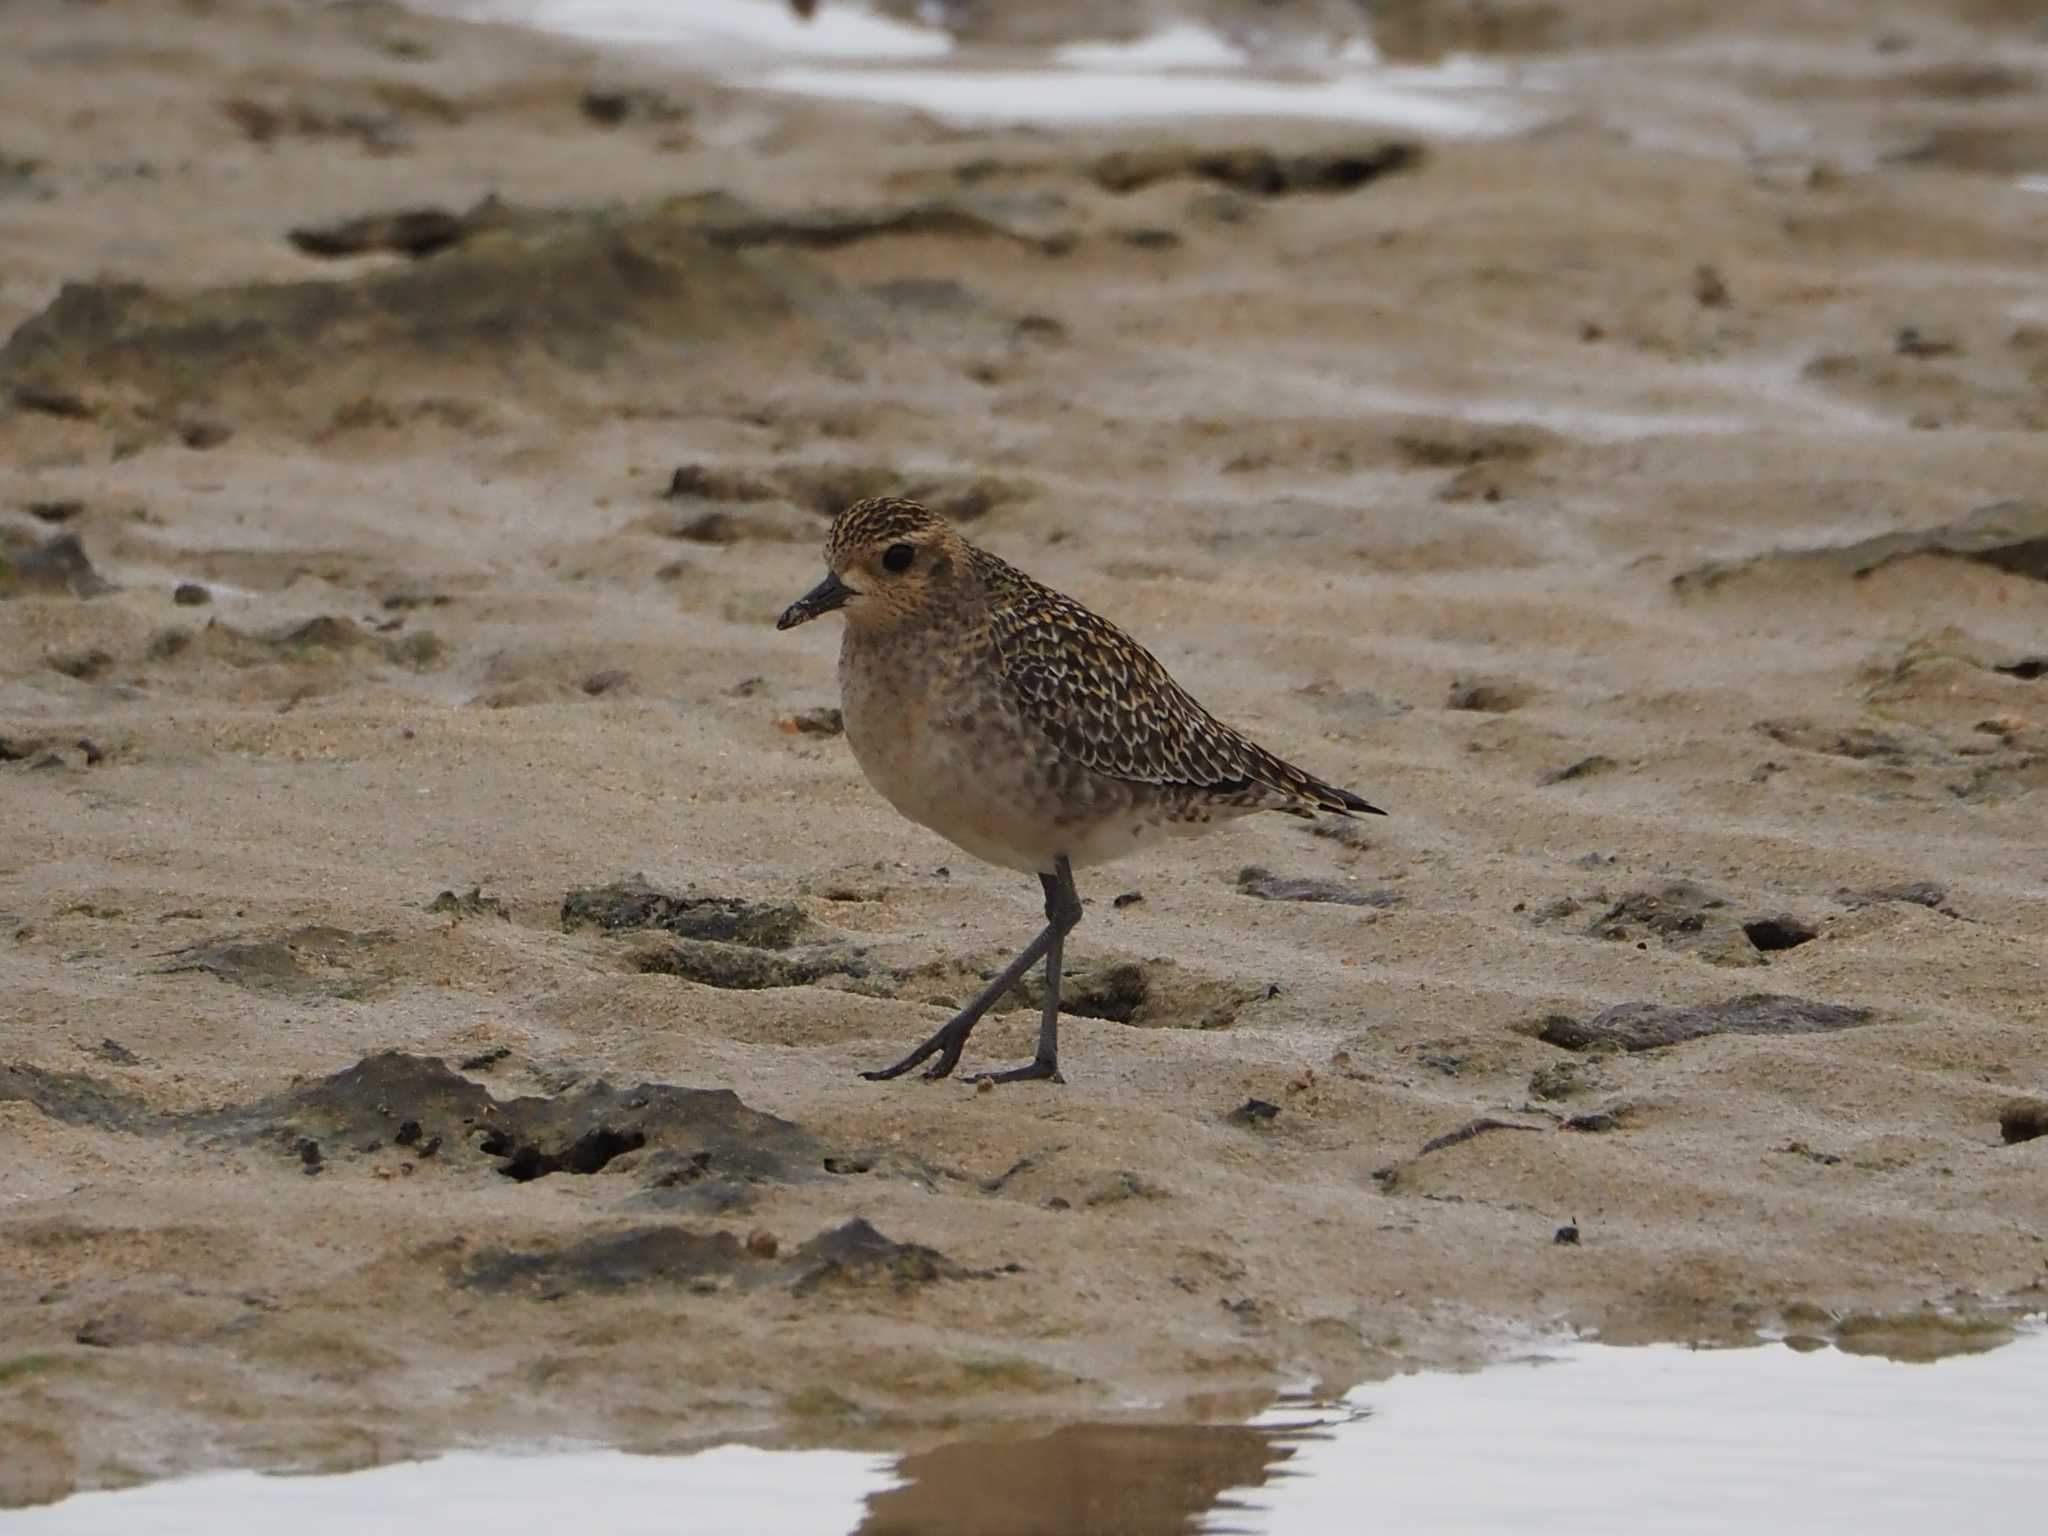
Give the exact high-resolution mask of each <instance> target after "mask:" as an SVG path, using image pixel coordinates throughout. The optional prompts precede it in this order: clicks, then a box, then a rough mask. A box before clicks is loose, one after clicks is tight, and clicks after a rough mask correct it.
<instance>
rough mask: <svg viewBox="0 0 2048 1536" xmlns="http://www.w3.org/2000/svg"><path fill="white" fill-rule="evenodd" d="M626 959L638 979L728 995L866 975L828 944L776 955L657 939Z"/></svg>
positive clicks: (853, 958) (856, 959) (855, 960)
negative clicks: (689, 984)
mask: <svg viewBox="0 0 2048 1536" xmlns="http://www.w3.org/2000/svg"><path fill="white" fill-rule="evenodd" d="M632 959H633V968H634V969H635V970H636V971H639V972H640V973H641V974H642V975H646V976H677V977H680V978H682V979H683V980H684V981H694V982H696V983H697V984H698V985H699V986H703V987H719V988H722V989H724V990H726V991H730V992H759V991H763V990H766V989H768V988H772V987H808V986H811V985H813V984H815V983H817V982H819V981H822V980H824V979H825V978H826V977H828V976H844V977H847V978H850V979H853V980H859V979H861V978H863V977H865V976H866V975H867V974H868V967H867V962H866V961H865V960H863V959H862V958H861V957H860V956H859V955H858V954H857V953H854V952H853V951H850V950H844V949H840V948H837V947H834V946H820V947H817V948H814V949H811V950H808V951H805V952H803V953H800V954H788V955H780V954H774V953H771V952H766V951H763V950H758V949H751V948H749V947H748V946H746V945H744V944H718V943H714V942H713V941H711V940H709V939H663V940H659V941H656V942H654V943H649V944H643V945H642V946H640V947H639V948H638V949H636V950H635V951H634V952H633V957H632Z"/></svg>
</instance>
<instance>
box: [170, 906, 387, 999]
mask: <svg viewBox="0 0 2048 1536" xmlns="http://www.w3.org/2000/svg"><path fill="white" fill-rule="evenodd" d="M389 940H390V935H389V934H384V933H354V932H351V931H350V930H348V929H346V928H332V927H327V926H325V925H322V924H317V923H316V924H310V925H308V926H306V927H304V928H294V929H292V930H291V931H290V932H288V933H283V934H279V935H277V936H276V937H273V938H263V939H243V938H232V939H217V940H212V941H209V942H207V943H204V944H195V945H191V946H188V947H187V948H185V949H181V950H177V951H175V952H174V953H173V954H172V957H171V961H170V963H169V964H168V965H165V966H163V967H162V972H163V973H164V974H166V975H175V974H177V973H179V972H181V971H203V972H204V973H206V974H207V975H209V976H217V977H219V978H220V979H221V980H222V981H226V982H232V983H233V984H234V985H236V986H238V987H248V988H250V989H251V990H253V991H257V992H276V993H281V994H283V995H285V996H288V997H297V998H301V999H312V998H321V997H336V998H362V997H367V996H369V995H370V994H371V993H373V992H375V991H376V990H377V989H378V988H380V987H382V986H383V985H384V984H385V983H386V982H387V981H388V980H389V979H390V977H389V976H388V975H387V974H386V973H385V972H383V971H381V970H379V969H376V968H375V967H373V966H371V965H369V964H368V963H367V962H368V959H369V957H370V956H371V955H373V954H374V953H375V951H376V950H377V949H378V948H379V947H380V946H382V945H383V944H386V943H388V942H389Z"/></svg>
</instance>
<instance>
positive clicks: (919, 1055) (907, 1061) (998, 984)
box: [861, 858, 1081, 1082]
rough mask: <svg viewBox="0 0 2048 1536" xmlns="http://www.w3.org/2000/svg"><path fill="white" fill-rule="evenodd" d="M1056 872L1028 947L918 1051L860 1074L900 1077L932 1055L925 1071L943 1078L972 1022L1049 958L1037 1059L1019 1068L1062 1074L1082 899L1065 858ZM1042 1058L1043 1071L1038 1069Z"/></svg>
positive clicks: (1045, 881) (1042, 879)
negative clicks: (1069, 975)
mask: <svg viewBox="0 0 2048 1536" xmlns="http://www.w3.org/2000/svg"><path fill="white" fill-rule="evenodd" d="M1057 867H1058V870H1059V873H1058V874H1056V875H1040V876H1039V877H1038V879H1039V883H1040V884H1041V885H1043V886H1044V887H1045V931H1044V932H1042V933H1041V934H1039V936H1038V937H1037V938H1035V939H1033V940H1032V941H1031V942H1030V943H1029V944H1027V945H1025V946H1024V952H1023V953H1022V954H1020V955H1018V956H1017V958H1016V959H1014V960H1012V961H1011V962H1010V963H1009V964H1008V965H1006V966H1004V967H1003V973H1002V974H1001V975H1000V976H998V977H996V979H995V980H994V981H992V982H990V983H989V984H988V985H987V986H985V987H983V988H982V989H981V991H979V992H978V993H976V994H975V996H974V999H973V1000H972V1001H971V1002H969V1003H968V1005H967V1006H966V1007H965V1008H962V1009H961V1010H960V1011H959V1012H958V1013H956V1014H954V1015H953V1017H952V1018H950V1019H948V1020H946V1022H945V1023H944V1024H941V1025H940V1026H939V1027H938V1029H937V1030H936V1031H934V1032H933V1034H932V1037H931V1038H930V1039H929V1040H927V1041H925V1042H924V1044H922V1045H920V1046H919V1047H918V1048H917V1049H916V1050H914V1051H912V1052H911V1053H910V1054H909V1055H908V1056H905V1057H904V1058H903V1059H902V1060H901V1061H899V1062H896V1063H894V1064H893V1065H891V1066H887V1067H883V1068H881V1069H879V1070H878V1071H874V1072H863V1073H861V1076H862V1077H865V1078H868V1079H869V1080H870V1081H874V1082H880V1081H882V1080H883V1079H886V1078H891V1077H901V1076H902V1075H903V1074H904V1073H906V1072H908V1071H909V1070H910V1069H911V1068H912V1067H914V1066H916V1065H917V1064H918V1063H919V1062H921V1061H923V1060H924V1059H925V1058H926V1057H928V1056H937V1057H938V1058H939V1059H938V1060H937V1061H935V1062H933V1063H932V1064H931V1066H930V1067H928V1068H927V1069H926V1070H925V1074H924V1075H925V1076H926V1077H944V1076H946V1075H947V1074H948V1073H949V1072H951V1071H952V1070H953V1069H954V1068H955V1067H957V1066H958V1065H959V1064H960V1051H961V1048H962V1047H964V1046H965V1045H966V1044H967V1037H968V1036H969V1035H970V1034H972V1033H973V1032H974V1026H975V1025H976V1024H979V1023H980V1022H981V1016H982V1015H983V1014H984V1013H987V1012H988V1011H989V1009H990V1008H991V1007H992V1006H994V1004H995V1001H996V999H997V998H999V997H1001V996H1002V995H1003V994H1004V993H1005V992H1007V991H1009V990H1010V988H1012V987H1014V986H1015V985H1016V984H1017V983H1018V982H1019V981H1021V980H1022V979H1023V977H1024V973H1025V972H1026V971H1028V970H1030V969H1031V967H1032V966H1034V965H1036V964H1037V963H1038V962H1039V960H1040V959H1041V958H1044V959H1046V960H1047V963H1048V970H1047V977H1046V1002H1045V1014H1044V1017H1043V1019H1042V1020H1041V1022H1040V1025H1039V1032H1038V1060H1037V1061H1034V1062H1033V1063H1032V1064H1031V1066H1029V1067H1022V1068H1019V1069H1018V1071H1019V1072H1020V1073H1022V1074H1023V1075H1025V1076H1028V1077H1051V1078H1057V1077H1058V1076H1059V1065H1058V1053H1057V1049H1056V1045H1057V1040H1058V1018H1059V986H1060V980H1059V977H1060V973H1059V960H1060V950H1061V948H1062V947H1063V943H1062V941H1063V940H1064V939H1065V938H1066V936H1067V930H1068V929H1070V928H1072V927H1073V926H1074V924H1076V923H1078V922H1079V921H1080V920H1081V898H1080V897H1079V896H1077V895H1076V894H1075V893H1074V874H1073V871H1072V870H1071V869H1069V868H1068V867H1067V861H1066V860H1065V859H1064V858H1062V859H1061V860H1060V861H1059V864H1058V866H1057ZM1040 1062H1043V1063H1044V1070H1038V1068H1039V1064H1040ZM996 1080H997V1081H999V1082H1007V1081H1009V1080H1010V1074H1007V1073H1006V1074H1002V1075H1000V1076H998V1077H997V1079H996Z"/></svg>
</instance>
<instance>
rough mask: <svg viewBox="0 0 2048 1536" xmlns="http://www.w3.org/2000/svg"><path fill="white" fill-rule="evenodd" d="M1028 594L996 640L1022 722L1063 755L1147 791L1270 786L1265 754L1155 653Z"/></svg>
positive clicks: (1014, 601) (1076, 608) (1065, 604)
mask: <svg viewBox="0 0 2048 1536" xmlns="http://www.w3.org/2000/svg"><path fill="white" fill-rule="evenodd" d="M1011 574H1013V575H1014V577H1015V579H1016V580H1018V581H1020V582H1029V578H1028V577H1023V576H1022V574H1021V573H1011ZM1030 587H1031V588H1035V589H1036V590H1029V591H1023V592H1013V593H1010V594H1006V595H1007V596H1009V598H1010V599H1011V600H1010V601H1007V602H1002V603H998V604H997V605H996V607H995V610H994V612H993V613H992V614H991V618H990V638H991V640H992V642H993V645H994V649H995V653H996V658H997V661H998V664H999V667H1000V670H1001V672H1002V675H1003V679H1004V681H1005V683H1006V684H1007V685H1008V687H1009V689H1010V691H1011V693H1012V694H1013V696H1014V697H1015V698H1016V700H1017V703H1018V705H1019V706H1020V708H1021V709H1022V711H1023V713H1024V715H1025V717H1026V718H1027V719H1029V720H1031V721H1032V722H1033V723H1034V724H1035V725H1037V726H1038V728H1039V729H1040V730H1042V731H1044V732H1045V734H1046V735H1047V736H1048V737H1049V738H1051V740H1052V742H1053V744H1054V745H1055V746H1056V747H1057V748H1058V749H1059V750H1060V751H1061V752H1062V753H1063V754H1064V755H1066V756H1067V757H1069V758H1072V759H1073V760H1074V761H1076V762H1078V763H1081V764H1084V765H1085V766H1087V767H1089V768H1092V769H1094V770H1095V771H1096V772H1097V773H1101V774H1106V775H1108V776H1109V777H1111V778H1118V779H1128V780H1130V781H1132V782H1134V783H1140V784H1184V785H1188V786H1190V787H1192V788H1197V789H1212V790H1219V791H1222V790H1233V789H1242V788H1245V787H1247V786H1248V785H1250V784H1252V783H1253V782H1255V781H1257V782H1271V781H1270V780H1268V778H1267V775H1266V774H1265V773H1263V772H1261V771H1260V767H1261V764H1260V762H1259V759H1262V758H1265V757H1266V756H1267V755H1268V754H1266V753H1264V752H1261V751H1260V750H1259V749H1258V748H1257V747H1255V746H1253V745H1252V744H1251V743H1250V742H1249V741H1247V740H1245V738H1244V737H1242V736H1240V735H1239V734H1238V733H1237V732H1236V731H1234V730H1232V729H1231V728H1230V727H1229V726H1227V725H1224V724H1223V723H1222V722H1221V721H1219V720H1217V719H1216V718H1215V717H1214V716H1213V715H1211V714H1210V713H1209V712H1208V711H1207V710H1206V709H1204V708H1202V706H1201V705H1200V704H1198V703H1196V702H1195V701H1194V699H1192V698H1191V697H1189V695H1188V694H1187V692H1186V691H1185V690H1184V689H1183V688H1182V687H1181V686H1180V685H1179V684H1178V683H1176V682H1175V681H1174V680H1173V679H1172V678H1171V677H1169V676H1168V675H1167V671H1166V668H1165V667H1163V666H1161V665H1160V664H1159V662H1158V660H1157V658H1155V657H1154V656H1153V655H1152V653H1151V652H1149V651H1147V650H1146V649H1145V648H1144V647H1143V646H1141V645H1139V644H1138V642H1137V641H1135V640H1133V639H1131V637H1130V636H1128V635H1126V634H1125V633H1124V632H1123V631H1122V630H1120V629H1118V628H1117V627H1116V626H1115V625H1114V624H1111V623H1109V622H1108V621H1107V620H1106V619H1101V618H1098V617H1097V616H1096V615H1094V614H1092V613H1090V612H1089V611H1088V610H1087V609H1086V608H1083V607H1082V606H1081V605H1080V604H1079V603H1076V602H1074V601H1073V600H1071V599H1070V598H1065V597H1062V596H1060V595H1059V594H1058V593H1057V592H1054V591H1052V590H1051V589H1050V588H1044V587H1039V586H1038V584H1037V583H1036V582H1030ZM1275 761H1276V764H1277V760H1275ZM1276 787H1277V786H1276Z"/></svg>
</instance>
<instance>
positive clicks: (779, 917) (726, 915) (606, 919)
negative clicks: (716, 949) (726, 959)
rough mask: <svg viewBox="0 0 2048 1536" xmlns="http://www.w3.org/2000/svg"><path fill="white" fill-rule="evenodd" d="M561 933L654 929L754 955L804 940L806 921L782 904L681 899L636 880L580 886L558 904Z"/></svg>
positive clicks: (798, 910) (718, 898)
mask: <svg viewBox="0 0 2048 1536" xmlns="http://www.w3.org/2000/svg"><path fill="white" fill-rule="evenodd" d="M562 927H563V929H564V931H568V930H572V929H576V928H597V929H601V930H602V931H604V932H606V933H619V932H623V931H627V930H631V929H636V928H659V929H661V930H662V931H663V932H665V933H672V934H674V935H675V936H676V937H677V938H682V939H709V940H712V941H715V942H717V943H720V944H745V945H748V946H751V947H752V948H755V949H777V950H781V949H788V948H789V947H790V946H791V945H792V944H795V943H796V942H797V941H798V940H799V939H802V938H806V937H809V936H810V934H811V932H812V923H811V920H810V919H809V918H808V917H806V916H804V914H803V911H802V909H801V908H799V907H795V906H791V905H789V904H788V903H786V902H777V903H769V902H753V901H742V900H739V899H738V898H736V897H731V896H685V895H682V894H680V893H677V892H674V891H663V890H658V889H656V888H655V887H654V886H652V885H649V884H648V883H647V881H646V880H645V879H644V878H643V877H641V876H639V875H635V876H632V877H631V878H629V879H625V880H614V881H613V882H612V883H611V884H609V885H593V886H584V887H581V888H579V889H577V890H573V891H571V892H570V893H569V894H568V895H567V896H565V897H563V898H562Z"/></svg>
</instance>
